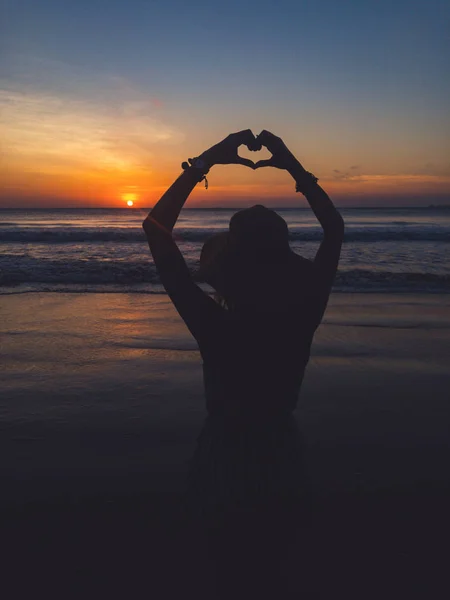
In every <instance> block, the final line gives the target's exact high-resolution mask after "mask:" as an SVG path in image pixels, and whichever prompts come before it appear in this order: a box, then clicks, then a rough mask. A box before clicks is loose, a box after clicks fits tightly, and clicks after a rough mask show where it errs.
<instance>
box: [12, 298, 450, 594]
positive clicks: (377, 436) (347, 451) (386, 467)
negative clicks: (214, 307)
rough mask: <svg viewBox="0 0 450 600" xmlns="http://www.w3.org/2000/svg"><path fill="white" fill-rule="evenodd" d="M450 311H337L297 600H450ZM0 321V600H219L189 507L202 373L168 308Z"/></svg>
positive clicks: (33, 314) (365, 303) (315, 382)
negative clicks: (36, 599)
mask: <svg viewBox="0 0 450 600" xmlns="http://www.w3.org/2000/svg"><path fill="white" fill-rule="evenodd" d="M449 304H450V302H449V299H448V297H446V296H387V295H383V296H381V295H380V296H376V295H367V294H364V295H357V294H355V295H335V296H334V297H333V298H332V301H331V303H330V308H329V310H328V312H327V315H326V319H325V323H324V324H323V325H322V326H321V328H320V330H319V332H318V334H317V338H316V340H315V344H314V347H313V357H312V359H311V363H310V365H309V368H308V372H307V376H306V378H305V383H304V388H303V390H302V394H301V401H300V403H299V409H298V411H297V413H296V416H297V419H298V421H299V424H300V428H301V431H302V435H303V437H304V455H305V463H306V469H307V474H308V490H309V492H308V502H306V503H305V504H304V505H302V506H301V507H300V508H299V511H298V512H299V515H300V516H301V532H302V535H301V536H300V537H299V540H298V543H297V545H296V546H295V551H294V552H293V553H291V555H290V558H289V563H288V564H289V567H288V570H289V571H290V573H291V577H290V587H291V590H292V592H291V596H289V597H292V598H327V599H328V598H332V597H333V598H334V597H346V598H355V599H356V598H358V599H359V598H361V599H363V598H377V599H378V598H409V597H414V598H424V599H425V598H427V599H428V598H433V599H434V598H447V597H448V595H449V591H450V588H449V585H448V581H447V572H446V571H447V565H448V559H449V551H448V540H449V533H450V530H449V527H448V524H449V518H448V507H449V506H450V487H449V458H450V442H449V435H448V432H449V425H450V419H449V416H450V403H449V400H450V398H449V397H450V393H449V389H450V374H449V369H448V366H449V364H450V360H449V359H450V308H449ZM1 317H2V318H1V328H2V331H1V333H2V346H1V352H2V364H3V365H4V369H3V373H2V382H1V383H2V401H1V410H2V431H1V444H0V451H1V462H0V467H1V481H2V500H1V506H2V538H1V539H2V547H3V550H4V556H5V558H3V559H2V567H3V568H2V571H3V586H2V587H3V588H4V590H5V592H4V593H3V594H2V595H3V597H5V598H8V599H9V598H29V597H30V596H31V595H33V596H34V595H37V594H39V596H44V597H47V598H48V597H52V598H53V597H55V598H72V597H75V598H109V597H120V598H141V597H151V598H155V599H159V598H178V597H180V596H188V597H191V595H192V596H193V597H194V596H195V597H197V598H211V599H212V598H214V597H215V596H214V594H213V592H212V581H211V575H210V569H209V567H208V564H209V563H208V560H207V559H208V552H207V551H205V545H204V543H203V537H202V534H201V532H200V530H199V529H198V527H197V525H196V524H195V522H194V521H193V520H192V519H191V518H188V516H187V514H188V513H187V512H186V510H185V506H184V503H183V486H184V479H185V476H186V472H187V460H188V459H189V458H190V456H191V454H192V452H193V450H194V447H195V438H196V436H197V434H198V432H199V430H200V428H201V426H202V422H203V419H204V417H205V413H204V409H203V400H202V388H201V371H200V363H199V357H198V354H197V353H196V352H195V346H194V344H193V343H192V342H191V340H190V339H189V336H188V333H187V332H186V330H185V328H184V326H183V325H182V324H181V323H180V322H179V319H178V317H177V315H176V314H175V313H174V312H173V310H172V309H171V307H170V305H169V304H168V303H167V299H166V298H165V297H164V296H162V297H158V298H149V297H146V296H133V295H109V294H105V295H94V294H89V295H69V294H67V295H58V294H26V295H23V296H10V297H3V298H2V300H1ZM235 550H236V549H234V550H233V548H231V549H227V551H228V552H229V553H233V551H235ZM250 563H251V557H249V564H250ZM256 588H257V586H256V584H255V592H254V594H252V593H248V592H247V593H245V594H244V597H249V595H250V597H251V596H252V595H254V596H255V597H257V596H259V597H261V595H262V594H263V592H261V590H259V591H257V590H256ZM267 594H268V596H267V597H275V596H274V595H273V594H270V595H269V592H267ZM233 597H236V598H238V597H239V594H238V591H236V594H235V595H233ZM277 597H279V598H282V596H281V595H278V596H277ZM286 597H287V596H286Z"/></svg>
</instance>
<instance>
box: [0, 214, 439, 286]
mask: <svg viewBox="0 0 450 600" xmlns="http://www.w3.org/2000/svg"><path fill="white" fill-rule="evenodd" d="M235 210H236V209H228V208H227V209H212V208H211V209H189V208H185V209H183V211H182V212H181V215H180V218H179V220H178V222H177V225H176V228H175V230H174V235H175V238H176V240H177V243H178V244H179V247H180V249H181V251H182V253H183V255H184V256H185V258H186V260H187V263H188V265H189V267H190V268H191V269H192V270H195V269H196V268H197V267H198V260H199V256H200V249H201V246H202V243H203V242H204V240H205V239H206V238H207V237H208V236H209V235H211V234H212V233H214V232H217V231H221V230H226V229H227V227H228V223H229V220H230V217H231V215H232V214H233V213H234V212H235ZM277 210H278V212H279V213H280V214H281V215H282V216H283V217H284V219H285V220H286V221H287V223H288V225H289V229H290V234H291V247H292V249H293V250H294V251H295V252H297V253H299V254H301V255H303V256H305V257H306V258H310V259H312V258H313V257H314V255H315V252H316V251H317V249H318V246H319V243H320V240H321V238H322V230H321V228H320V226H319V224H318V223H317V220H316V219H315V217H314V215H313V213H312V211H311V210H310V209H303V208H302V209H277ZM340 212H341V214H342V216H343V217H344V220H345V224H346V231H345V241H344V245H343V248H342V254H341V262H340V266H339V271H338V274H337V277H336V280H335V286H334V291H339V292H390V293H397V292H414V293H416V292H419V293H423V292H429V293H439V292H448V291H450V260H449V259H450V253H449V250H450V210H448V209H445V208H375V209H374V208H373V209H370V208H347V209H340ZM146 215H147V209H140V208H132V209H2V210H0V248H1V254H0V294H17V293H24V292H84V293H89V292H116V293H117V292H140V293H161V292H163V291H164V290H163V289H162V286H161V284H160V282H159V279H158V275H157V273H156V269H155V266H154V264H153V262H152V258H151V255H150V253H149V249H148V246H147V242H146V239H145V235H144V232H143V230H142V227H141V223H142V221H143V219H144V218H145V216H146ZM268 282H270V273H268Z"/></svg>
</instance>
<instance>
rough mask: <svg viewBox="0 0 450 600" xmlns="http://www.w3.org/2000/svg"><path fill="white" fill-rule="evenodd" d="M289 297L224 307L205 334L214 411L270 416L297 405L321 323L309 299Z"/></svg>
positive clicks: (203, 348)
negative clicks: (268, 304) (310, 308)
mask: <svg viewBox="0 0 450 600" xmlns="http://www.w3.org/2000/svg"><path fill="white" fill-rule="evenodd" d="M291 300H292V299H291ZM284 301H285V304H284V306H283V305H280V306H278V307H274V306H273V305H272V308H271V310H267V308H266V309H264V307H262V308H261V307H257V306H256V307H255V306H253V307H248V308H247V309H243V308H241V309H234V310H230V311H224V312H223V314H222V315H221V317H220V316H219V319H218V321H219V322H218V323H217V322H216V323H215V324H214V326H213V327H212V328H211V334H212V335H211V336H208V337H207V338H203V339H201V340H199V348H200V352H201V355H202V358H203V373H204V383H205V394H206V405H207V409H208V412H209V413H211V414H221V415H223V416H225V415H229V416H234V417H238V416H239V417H241V418H245V417H250V416H252V417H254V418H255V417H257V416H258V415H259V416H260V418H266V417H272V416H275V415H277V414H286V413H289V412H292V410H294V408H295V406H296V403H297V399H298V395H299V392H300V387H301V384H302V381H303V375H304V370H305V367H306V365H307V363H308V360H309V355H310V349H311V343H312V339H313V335H314V331H315V329H316V326H317V324H316V323H315V321H314V319H313V315H312V314H311V312H310V311H308V306H307V304H306V303H304V304H303V305H301V304H299V303H298V302H297V303H295V304H293V303H292V302H290V303H289V302H286V298H284Z"/></svg>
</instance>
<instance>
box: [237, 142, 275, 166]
mask: <svg viewBox="0 0 450 600" xmlns="http://www.w3.org/2000/svg"><path fill="white" fill-rule="evenodd" d="M238 156H239V157H240V158H247V159H248V160H251V161H252V162H253V163H257V162H258V161H259V160H269V159H270V158H272V152H270V151H269V150H267V148H266V147H265V146H262V147H261V150H258V151H252V150H249V149H248V148H247V146H245V145H242V146H239V148H238Z"/></svg>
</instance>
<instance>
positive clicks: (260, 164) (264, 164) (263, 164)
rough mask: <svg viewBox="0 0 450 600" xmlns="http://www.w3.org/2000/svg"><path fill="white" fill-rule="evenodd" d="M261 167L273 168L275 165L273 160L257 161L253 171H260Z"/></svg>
mask: <svg viewBox="0 0 450 600" xmlns="http://www.w3.org/2000/svg"><path fill="white" fill-rule="evenodd" d="M261 167H275V165H274V163H273V160H272V159H271V158H269V159H266V160H258V162H257V163H255V169H260V168H261Z"/></svg>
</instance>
